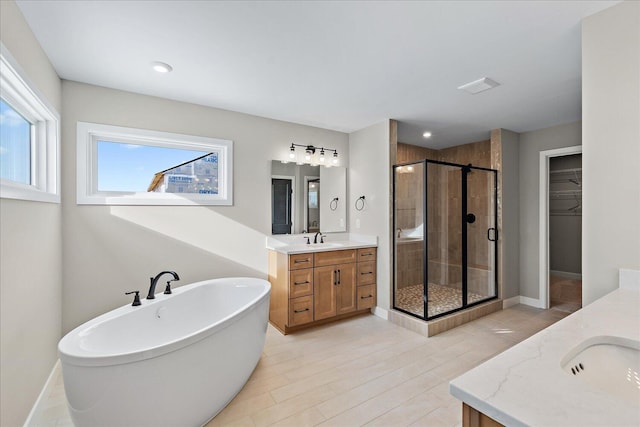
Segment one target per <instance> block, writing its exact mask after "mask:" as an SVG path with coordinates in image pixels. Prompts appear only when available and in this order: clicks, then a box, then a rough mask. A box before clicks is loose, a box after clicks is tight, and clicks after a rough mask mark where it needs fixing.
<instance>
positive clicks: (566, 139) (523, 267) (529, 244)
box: [519, 122, 610, 299]
mask: <svg viewBox="0 0 640 427" xmlns="http://www.w3.org/2000/svg"><path fill="white" fill-rule="evenodd" d="M581 126H582V125H581V123H580V122H573V123H568V124H564V125H558V126H553V127H550V128H546V129H540V130H536V131H532V132H524V133H521V134H520V146H519V148H520V152H519V166H520V173H519V179H520V183H519V189H520V191H519V194H520V200H519V202H520V295H521V296H524V297H528V298H533V299H538V298H540V295H539V294H540V283H539V281H540V277H539V269H540V257H539V249H540V248H539V245H540V239H539V234H540V231H539V229H540V214H539V212H540V188H539V187H540V152H541V151H545V150H553V149H556V148H563V147H572V146H577V145H581V143H582V130H581ZM600 167H602V168H603V169H609V168H610V166H606V167H605V166H604V165H600Z"/></svg>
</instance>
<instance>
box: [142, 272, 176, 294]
mask: <svg viewBox="0 0 640 427" xmlns="http://www.w3.org/2000/svg"><path fill="white" fill-rule="evenodd" d="M164 274H171V275H172V276H173V280H169V281H168V282H167V288H166V289H165V290H164V293H165V294H170V293H171V286H170V283H171V282H173V281H174V280H180V276H178V273H176V272H175V271H162V272H160V273H158V275H157V276H156V277H151V278H150V279H151V286H150V287H149V295H147V299H154V298H155V297H156V296H155V293H156V285H157V284H158V280H159V279H160V277H161V276H162V275H164Z"/></svg>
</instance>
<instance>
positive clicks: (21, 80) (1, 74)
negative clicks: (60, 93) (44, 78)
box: [0, 45, 60, 203]
mask: <svg viewBox="0 0 640 427" xmlns="http://www.w3.org/2000/svg"><path fill="white" fill-rule="evenodd" d="M0 47H1V51H0V87H2V92H1V93H0V197H2V198H9V199H21V200H34V201H41V202H53V203H59V202H60V194H59V192H58V157H59V151H58V140H59V121H60V119H59V115H58V113H57V112H56V111H55V110H54V109H53V108H52V107H51V106H49V105H48V103H47V102H46V101H45V100H44V97H42V96H41V95H40V94H39V93H38V92H37V91H36V89H35V88H34V86H33V85H31V84H30V83H29V81H28V79H27V77H26V76H25V75H24V73H22V71H21V70H20V67H19V66H18V65H17V63H16V62H15V60H14V59H13V57H12V56H11V54H10V53H9V51H8V50H7V49H6V48H5V47H4V45H1V46H0Z"/></svg>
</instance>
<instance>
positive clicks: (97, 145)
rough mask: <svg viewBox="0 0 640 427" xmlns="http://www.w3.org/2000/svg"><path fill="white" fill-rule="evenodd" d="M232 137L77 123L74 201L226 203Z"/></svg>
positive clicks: (230, 197) (84, 202) (134, 203)
mask: <svg viewBox="0 0 640 427" xmlns="http://www.w3.org/2000/svg"><path fill="white" fill-rule="evenodd" d="M231 171H232V142H231V141H227V140H220V139H214V138H202V137H196V136H189V135H179V134H171V133H166V132H156V131H149V130H142V129H132V128H122V127H117V126H107V125H98V124H93V123H82V122H79V123H78V204H112V205H230V204H232V191H231V188H232V187H231V177H232V174H231Z"/></svg>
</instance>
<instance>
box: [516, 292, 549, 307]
mask: <svg viewBox="0 0 640 427" xmlns="http://www.w3.org/2000/svg"><path fill="white" fill-rule="evenodd" d="M520 304H524V305H528V306H531V307H535V308H544V304H542V301H540V300H539V299H536V298H529V297H523V296H522V295H520Z"/></svg>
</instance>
